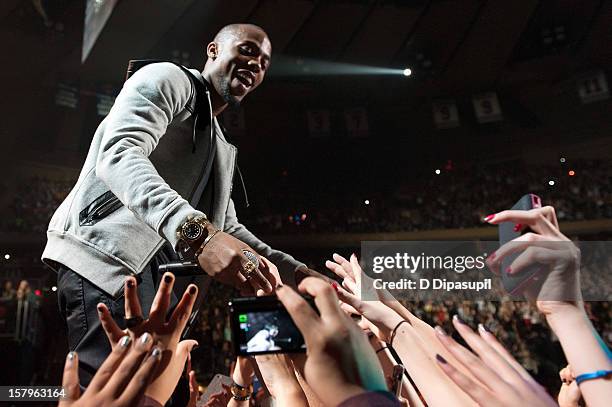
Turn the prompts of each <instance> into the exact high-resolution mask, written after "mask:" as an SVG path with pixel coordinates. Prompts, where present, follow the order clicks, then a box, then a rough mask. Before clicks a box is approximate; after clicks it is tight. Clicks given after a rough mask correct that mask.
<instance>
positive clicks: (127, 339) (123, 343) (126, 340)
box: [119, 335, 132, 348]
mask: <svg viewBox="0 0 612 407" xmlns="http://www.w3.org/2000/svg"><path fill="white" fill-rule="evenodd" d="M130 342H132V338H130V337H129V335H126V336H124V337H123V338H121V340H120V341H119V345H120V346H121V347H122V348H127V347H128V346H129V345H130Z"/></svg>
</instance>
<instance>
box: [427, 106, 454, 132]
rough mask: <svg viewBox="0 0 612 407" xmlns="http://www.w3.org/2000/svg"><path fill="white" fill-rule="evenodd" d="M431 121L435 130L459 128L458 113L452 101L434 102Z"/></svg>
mask: <svg viewBox="0 0 612 407" xmlns="http://www.w3.org/2000/svg"><path fill="white" fill-rule="evenodd" d="M432 110H433V119H434V124H435V125H436V128H437V129H439V130H440V129H452V128H454V127H459V125H460V122H459V111H458V110H457V104H456V103H455V101H454V100H452V99H448V100H435V101H433V103H432Z"/></svg>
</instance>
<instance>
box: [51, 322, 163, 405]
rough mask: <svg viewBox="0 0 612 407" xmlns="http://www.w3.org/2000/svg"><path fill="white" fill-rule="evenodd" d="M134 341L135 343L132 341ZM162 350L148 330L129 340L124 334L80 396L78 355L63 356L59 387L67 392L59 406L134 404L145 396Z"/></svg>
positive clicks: (73, 353)
mask: <svg viewBox="0 0 612 407" xmlns="http://www.w3.org/2000/svg"><path fill="white" fill-rule="evenodd" d="M133 342H135V343H134V344H133ZM161 354H162V350H161V348H160V347H159V346H153V339H152V337H151V335H150V334H149V333H146V332H145V333H144V334H143V335H142V336H140V337H139V338H137V339H136V340H135V341H132V338H131V337H130V336H127V335H126V336H123V337H122V338H121V339H120V340H119V341H118V344H117V346H115V347H114V348H113V350H112V352H111V353H110V354H109V355H108V357H107V358H106V360H105V361H104V363H102V365H101V366H100V368H99V369H98V371H97V373H96V374H95V376H94V377H93V379H92V380H91V383H90V384H89V387H87V390H85V393H83V395H81V394H80V387H79V358H78V355H77V353H76V352H70V353H69V354H68V356H67V357H66V364H65V366H64V377H63V380H62V387H63V388H64V390H65V392H66V394H65V396H64V397H62V398H61V399H60V401H59V404H58V406H59V407H89V406H96V405H100V406H135V405H138V404H139V403H140V401H141V400H142V398H143V397H144V394H145V390H146V389H147V387H148V386H149V384H150V383H151V380H152V379H153V375H154V373H155V370H156V368H157V367H158V365H159V363H160V360H161Z"/></svg>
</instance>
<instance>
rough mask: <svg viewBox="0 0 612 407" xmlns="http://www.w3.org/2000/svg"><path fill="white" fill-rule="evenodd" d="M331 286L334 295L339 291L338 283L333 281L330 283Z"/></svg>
mask: <svg viewBox="0 0 612 407" xmlns="http://www.w3.org/2000/svg"><path fill="white" fill-rule="evenodd" d="M331 286H332V287H333V288H334V290H335V291H336V293H337V292H338V291H339V290H338V283H336V282H335V281H333V282H332V283H331Z"/></svg>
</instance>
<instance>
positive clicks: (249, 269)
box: [242, 260, 257, 280]
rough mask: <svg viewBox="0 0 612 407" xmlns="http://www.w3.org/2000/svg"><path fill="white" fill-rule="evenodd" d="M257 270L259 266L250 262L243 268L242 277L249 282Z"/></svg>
mask: <svg viewBox="0 0 612 407" xmlns="http://www.w3.org/2000/svg"><path fill="white" fill-rule="evenodd" d="M256 269H257V266H256V265H255V263H253V262H252V261H250V260H249V261H247V262H246V263H244V266H242V275H243V276H244V278H246V279H247V280H249V279H250V278H251V276H252V275H253V272H255V270H256Z"/></svg>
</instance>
